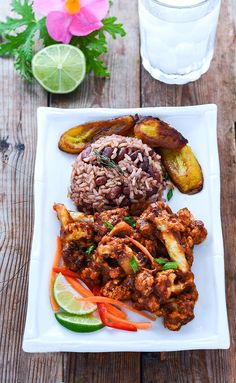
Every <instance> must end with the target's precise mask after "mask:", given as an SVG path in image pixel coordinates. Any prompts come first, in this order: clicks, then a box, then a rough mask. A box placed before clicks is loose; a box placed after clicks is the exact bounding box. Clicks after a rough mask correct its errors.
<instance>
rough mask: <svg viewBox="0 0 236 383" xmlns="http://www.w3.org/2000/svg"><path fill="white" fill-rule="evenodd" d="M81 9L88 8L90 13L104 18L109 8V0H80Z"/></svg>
mask: <svg viewBox="0 0 236 383" xmlns="http://www.w3.org/2000/svg"><path fill="white" fill-rule="evenodd" d="M80 6H81V11H82V10H84V9H86V10H87V11H89V13H90V14H92V15H93V16H95V17H96V18H97V19H99V20H102V19H103V18H104V17H105V16H106V14H107V12H108V10H109V1H108V0H80Z"/></svg>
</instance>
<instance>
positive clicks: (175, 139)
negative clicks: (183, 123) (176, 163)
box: [134, 117, 188, 149]
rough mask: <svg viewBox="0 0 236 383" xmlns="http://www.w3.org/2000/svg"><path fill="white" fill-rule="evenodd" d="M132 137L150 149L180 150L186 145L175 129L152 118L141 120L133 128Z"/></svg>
mask: <svg viewBox="0 0 236 383" xmlns="http://www.w3.org/2000/svg"><path fill="white" fill-rule="evenodd" d="M134 135H135V137H137V138H139V139H141V140H142V141H143V143H144V144H147V145H149V146H151V147H152V148H153V147H155V148H167V149H181V148H182V147H183V146H185V145H186V144H187V143H188V140H186V138H184V137H183V136H182V134H181V133H179V132H178V131H177V130H176V129H174V128H172V127H171V126H170V125H169V124H167V123H166V122H164V121H161V120H159V118H153V117H145V118H143V119H141V120H140V121H139V122H138V123H137V124H136V125H135V127H134Z"/></svg>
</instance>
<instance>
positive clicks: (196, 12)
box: [139, 0, 220, 84]
mask: <svg viewBox="0 0 236 383" xmlns="http://www.w3.org/2000/svg"><path fill="white" fill-rule="evenodd" d="M219 10H220V0H139V23H140V37H141V56H142V62H143V66H144V67H145V69H146V70H147V71H148V72H149V73H150V74H151V75H152V76H153V77H154V78H156V79H158V80H160V81H163V82H165V83H167V84H185V83H187V82H190V81H194V80H197V79H198V78H199V77H200V76H201V75H202V74H203V73H205V72H206V71H207V70H208V69H209V66H210V62H211V59H212V57H213V53H214V41H215V34H216V27H217V21H218V15H219Z"/></svg>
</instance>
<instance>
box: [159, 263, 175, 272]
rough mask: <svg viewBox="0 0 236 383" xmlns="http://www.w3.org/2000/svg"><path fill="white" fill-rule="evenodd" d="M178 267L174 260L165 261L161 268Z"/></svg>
mask: <svg viewBox="0 0 236 383" xmlns="http://www.w3.org/2000/svg"><path fill="white" fill-rule="evenodd" d="M177 268H178V265H177V263H176V262H166V263H165V264H164V265H163V266H162V268H161V270H169V269H177Z"/></svg>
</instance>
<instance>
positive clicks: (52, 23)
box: [46, 12, 73, 44]
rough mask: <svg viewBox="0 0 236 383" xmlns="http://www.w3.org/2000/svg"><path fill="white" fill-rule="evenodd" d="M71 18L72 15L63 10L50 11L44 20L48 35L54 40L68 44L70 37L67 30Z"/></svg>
mask: <svg viewBox="0 0 236 383" xmlns="http://www.w3.org/2000/svg"><path fill="white" fill-rule="evenodd" d="M72 19H73V16H71V15H69V14H67V13H65V12H50V13H49V14H48V16H47V20H46V26H47V30H48V33H49V35H50V36H51V37H52V38H53V39H54V40H56V41H60V42H62V43H64V44H68V43H69V42H70V40H71V37H72V34H71V33H70V30H69V27H70V24H71V21H72Z"/></svg>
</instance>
